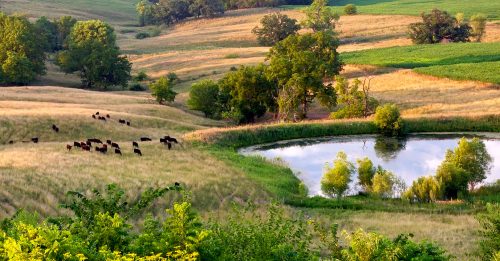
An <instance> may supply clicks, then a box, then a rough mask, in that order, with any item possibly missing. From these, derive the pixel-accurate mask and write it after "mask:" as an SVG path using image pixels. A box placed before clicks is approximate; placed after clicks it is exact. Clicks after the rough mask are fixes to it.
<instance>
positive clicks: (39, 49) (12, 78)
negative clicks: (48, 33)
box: [0, 13, 45, 85]
mask: <svg viewBox="0 0 500 261" xmlns="http://www.w3.org/2000/svg"><path fill="white" fill-rule="evenodd" d="M44 48H45V43H44V41H43V39H42V40H41V39H40V37H39V35H38V31H37V29H36V28H35V26H33V25H32V24H31V23H30V22H29V21H28V20H27V19H26V18H24V17H19V16H7V15H5V14H3V13H0V84H21V85H24V84H28V83H30V82H32V81H33V80H35V78H36V77H37V76H38V75H42V74H44V73H45V63H44V62H45V54H44Z"/></svg>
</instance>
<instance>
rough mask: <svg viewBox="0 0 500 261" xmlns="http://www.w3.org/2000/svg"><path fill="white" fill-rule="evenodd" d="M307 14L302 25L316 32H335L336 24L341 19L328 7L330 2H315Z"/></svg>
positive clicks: (306, 11) (315, 0)
mask: <svg viewBox="0 0 500 261" xmlns="http://www.w3.org/2000/svg"><path fill="white" fill-rule="evenodd" d="M305 13H306V19H305V20H304V21H303V22H302V24H303V25H304V27H306V28H310V29H312V30H313V31H314V32H321V31H333V30H335V23H336V22H337V21H338V19H339V15H338V14H336V13H335V12H333V10H332V9H331V8H329V7H328V0H314V1H313V2H312V4H311V5H310V6H309V7H308V8H306V10H305Z"/></svg>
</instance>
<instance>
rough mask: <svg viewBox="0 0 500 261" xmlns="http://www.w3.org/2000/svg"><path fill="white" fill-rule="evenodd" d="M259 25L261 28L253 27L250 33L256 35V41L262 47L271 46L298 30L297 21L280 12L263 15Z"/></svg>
mask: <svg viewBox="0 0 500 261" xmlns="http://www.w3.org/2000/svg"><path fill="white" fill-rule="evenodd" d="M260 24H261V27H255V28H254V29H253V30H252V33H254V34H256V35H257V41H259V44H260V45H264V46H273V45H275V44H276V43H278V42H279V41H282V40H284V39H285V38H287V37H288V36H289V35H294V34H296V33H297V32H298V31H299V30H300V26H299V25H298V24H297V20H295V19H292V18H290V17H288V16H287V15H284V14H281V13H280V12H277V13H273V14H269V15H265V16H264V17H263V18H262V19H261V20H260Z"/></svg>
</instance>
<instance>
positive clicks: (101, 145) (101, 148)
mask: <svg viewBox="0 0 500 261" xmlns="http://www.w3.org/2000/svg"><path fill="white" fill-rule="evenodd" d="M92 118H93V119H96V120H101V121H108V120H110V119H111V116H110V115H109V114H106V115H105V116H101V115H100V114H99V112H96V113H95V114H92ZM118 122H119V123H120V124H125V125H127V126H131V125H130V121H129V120H124V119H119V120H118ZM52 130H53V131H54V132H56V133H59V127H57V126H56V125H55V124H53V125H52ZM139 140H140V141H141V142H151V141H153V140H152V139H151V138H149V137H141V138H140V139H139ZM22 142H23V143H27V142H33V143H38V142H39V138H38V137H34V138H31V140H29V141H22ZM160 143H162V144H164V145H165V146H166V147H167V148H168V150H171V149H172V148H173V145H174V144H179V141H178V140H177V139H176V138H174V137H170V136H168V135H167V136H164V137H163V138H160ZM9 144H14V141H12V140H11V141H9ZM132 147H133V148H134V154H137V155H138V156H142V151H141V149H140V148H139V143H138V142H137V141H132ZM76 148H79V149H81V150H82V151H89V152H90V151H92V148H94V149H95V151H96V152H99V153H102V154H106V153H108V148H109V151H114V153H115V154H117V155H122V148H121V147H120V145H119V144H118V143H116V142H113V141H112V140H106V141H105V142H103V141H102V140H100V139H97V138H91V139H87V140H86V141H75V142H73V144H72V145H71V144H67V145H66V149H67V150H68V151H71V150H72V149H76Z"/></svg>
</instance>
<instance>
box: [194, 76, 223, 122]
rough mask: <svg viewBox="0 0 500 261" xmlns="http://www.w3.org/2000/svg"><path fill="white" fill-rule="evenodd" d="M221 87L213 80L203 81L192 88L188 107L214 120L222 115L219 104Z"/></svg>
mask: <svg viewBox="0 0 500 261" xmlns="http://www.w3.org/2000/svg"><path fill="white" fill-rule="evenodd" d="M218 99H219V85H217V83H216V82H214V81H212V80H203V81H201V82H197V83H195V84H193V85H192V86H191V90H190V91H189V99H188V101H187V105H188V106H189V108H190V109H192V110H198V111H201V112H203V113H204V114H205V117H210V118H214V117H216V116H217V114H218V113H220V108H219V105H218V104H217V103H218Z"/></svg>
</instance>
